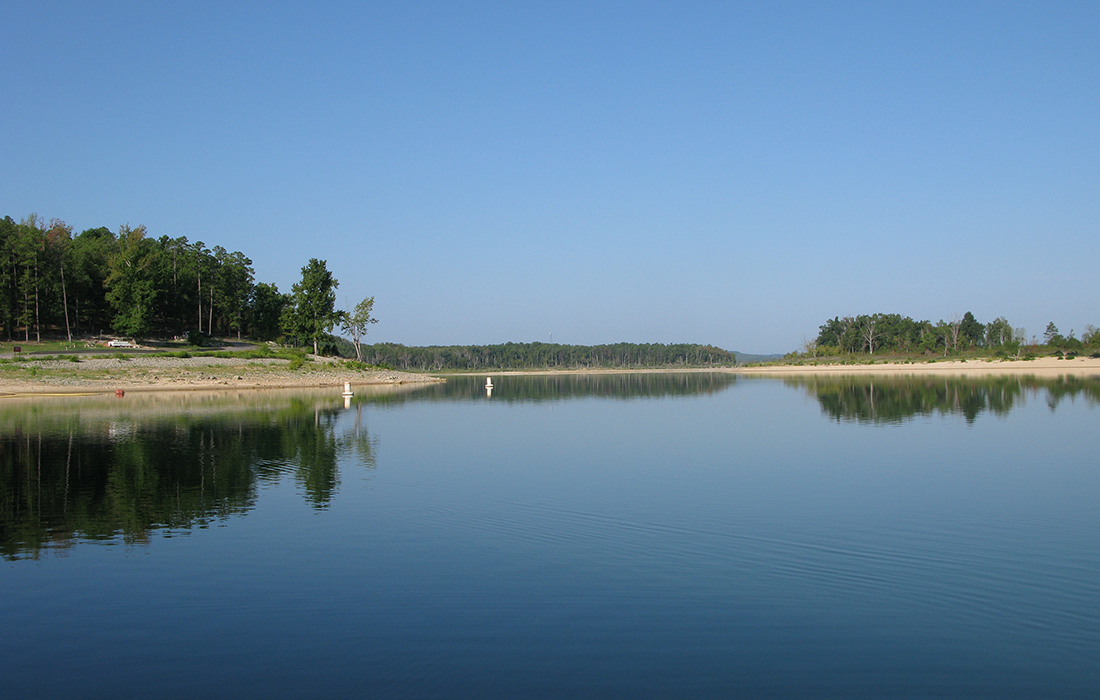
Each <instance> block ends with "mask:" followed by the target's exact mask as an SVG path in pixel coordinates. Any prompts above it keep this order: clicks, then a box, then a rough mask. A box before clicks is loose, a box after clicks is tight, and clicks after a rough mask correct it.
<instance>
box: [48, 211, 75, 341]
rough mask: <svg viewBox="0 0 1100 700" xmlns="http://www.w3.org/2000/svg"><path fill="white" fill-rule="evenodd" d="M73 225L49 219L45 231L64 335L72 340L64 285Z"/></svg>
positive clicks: (66, 291)
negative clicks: (56, 274) (56, 276)
mask: <svg viewBox="0 0 1100 700" xmlns="http://www.w3.org/2000/svg"><path fill="white" fill-rule="evenodd" d="M72 238H73V227H72V226H69V225H67V224H66V223H65V222H64V221H61V220H60V219H53V220H52V221H50V228H49V230H48V231H46V250H47V251H48V252H49V254H50V256H51V257H52V260H53V263H54V264H55V265H57V270H58V272H59V274H60V281H61V307H62V310H63V311H64V312H65V313H64V316H65V337H66V338H67V339H68V341H69V342H70V343H71V342H73V331H72V327H71V326H70V324H69V293H68V290H67V289H66V286H65V264H66V260H67V258H68V257H69V245H70V244H71V243H72Z"/></svg>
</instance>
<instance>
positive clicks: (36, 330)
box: [34, 255, 42, 343]
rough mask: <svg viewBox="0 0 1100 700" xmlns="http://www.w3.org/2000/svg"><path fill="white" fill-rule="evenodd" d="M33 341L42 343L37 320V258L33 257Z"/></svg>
mask: <svg viewBox="0 0 1100 700" xmlns="http://www.w3.org/2000/svg"><path fill="white" fill-rule="evenodd" d="M34 340H35V342H36V343H41V342H42V324H41V323H40V319H39V318H38V256H37V255H35V256H34Z"/></svg>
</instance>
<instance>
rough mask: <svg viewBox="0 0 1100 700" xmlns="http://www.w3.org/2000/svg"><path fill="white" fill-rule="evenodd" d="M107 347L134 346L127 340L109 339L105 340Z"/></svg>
mask: <svg viewBox="0 0 1100 700" xmlns="http://www.w3.org/2000/svg"><path fill="white" fill-rule="evenodd" d="M107 347H109V348H132V347H135V345H134V344H133V343H131V342H130V341H129V340H111V341H108V342H107Z"/></svg>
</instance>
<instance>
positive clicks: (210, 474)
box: [0, 394, 375, 558]
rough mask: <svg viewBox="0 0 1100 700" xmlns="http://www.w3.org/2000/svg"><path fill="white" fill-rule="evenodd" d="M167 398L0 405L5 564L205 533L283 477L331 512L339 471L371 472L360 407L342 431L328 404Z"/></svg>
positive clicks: (302, 398)
mask: <svg viewBox="0 0 1100 700" xmlns="http://www.w3.org/2000/svg"><path fill="white" fill-rule="evenodd" d="M163 398H164V397H163V396H161V397H140V396H138V397H135V398H134V399H132V400H130V399H128V402H127V403H125V404H123V403H121V402H119V403H118V404H115V405H112V404H110V403H106V402H103V401H100V402H94V401H92V402H85V403H81V402H77V401H72V400H70V401H69V402H68V403H63V402H57V401H54V402H29V401H22V402H18V403H15V402H13V403H11V404H6V405H4V406H3V408H2V410H0V426H3V427H2V432H0V555H2V556H4V557H6V558H26V557H36V556H39V555H40V554H41V551H42V550H43V549H47V548H48V549H64V548H66V547H70V546H72V545H73V544H74V543H75V542H77V541H81V540H83V541H88V540H121V541H123V542H126V543H129V544H134V543H142V542H146V541H148V539H149V538H150V534H151V532H153V531H157V530H163V531H171V530H180V529H192V528H204V527H208V526H209V525H210V524H211V523H215V522H218V521H224V520H226V519H228V518H229V517H230V516H232V515H235V514H241V513H245V512H247V511H249V510H250V509H252V508H253V506H254V505H255V502H256V497H257V491H258V488H259V486H260V485H262V484H264V483H265V482H266V483H275V482H278V481H280V480H281V479H283V478H284V476H286V475H292V476H293V478H294V479H295V481H296V482H297V483H298V484H299V487H300V488H301V490H302V494H303V497H304V498H305V499H306V501H307V502H308V503H309V504H310V505H311V506H313V507H314V508H325V507H327V506H328V504H329V503H330V502H331V500H332V498H333V496H334V494H335V493H336V490H337V488H338V485H339V464H340V463H341V461H342V460H355V461H356V462H358V463H359V464H361V465H363V466H365V467H366V468H368V469H373V468H374V465H375V458H374V449H375V441H374V439H373V438H372V437H371V435H370V433H369V431H368V430H367V428H366V425H365V424H364V422H363V416H362V404H357V405H356V406H354V407H353V408H352V409H351V411H352V412H354V414H355V416H354V420H353V422H352V423H351V426H350V427H345V428H342V429H340V430H339V431H338V429H337V426H338V424H339V425H346V423H347V421H344V422H343V423H339V422H338V417H339V415H340V414H341V413H343V412H344V409H343V408H342V407H338V406H337V405H336V403H335V401H334V400H333V397H330V396H327V395H324V396H321V395H308V394H307V395H296V396H290V397H289V399H287V398H285V397H284V398H283V400H281V401H277V402H273V401H271V400H270V399H269V398H266V397H263V398H261V397H260V396H255V397H249V398H253V399H254V400H252V401H248V400H245V401H241V400H240V397H223V398H221V399H220V400H219V399H218V397H207V396H191V397H187V399H188V400H182V401H181V400H179V398H178V397H177V401H175V402H174V404H172V405H169V406H166V405H164V402H163ZM158 402H159V403H158Z"/></svg>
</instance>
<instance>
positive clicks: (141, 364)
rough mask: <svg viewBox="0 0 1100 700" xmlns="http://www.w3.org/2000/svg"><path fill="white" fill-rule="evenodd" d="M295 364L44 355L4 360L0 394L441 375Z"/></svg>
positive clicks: (370, 381)
mask: <svg viewBox="0 0 1100 700" xmlns="http://www.w3.org/2000/svg"><path fill="white" fill-rule="evenodd" d="M310 359H311V361H310V362H305V363H303V364H302V365H301V366H300V367H299V368H297V369H291V367H290V362H289V361H288V360H283V359H276V358H259V359H255V358H253V359H246V358H221V357H186V358H184V357H163V356H156V355H144V356H142V355H138V356H127V357H125V358H124V359H123V358H119V357H82V358H80V361H79V362H72V361H69V360H47V361H34V362H19V363H13V364H6V365H3V366H2V371H0V395H8V396H19V395H27V394H50V393H56V394H62V393H69V394H77V393H100V392H106V393H110V392H115V391H118V390H120V389H121V390H123V391H126V392H131V391H204V390H207V391H208V390H224V389H276V388H309V387H339V386H342V385H343V384H344V383H345V382H348V383H351V384H352V385H355V386H362V385H384V384H390V385H397V384H413V383H425V382H438V381H443V380H441V379H439V378H438V377H433V376H430V375H426V374H417V373H412V372H399V371H396V370H354V369H351V368H348V367H347V366H345V365H344V364H343V363H342V362H340V361H338V360H334V359H333V358H325V357H316V356H314V357H311V358H310Z"/></svg>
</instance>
